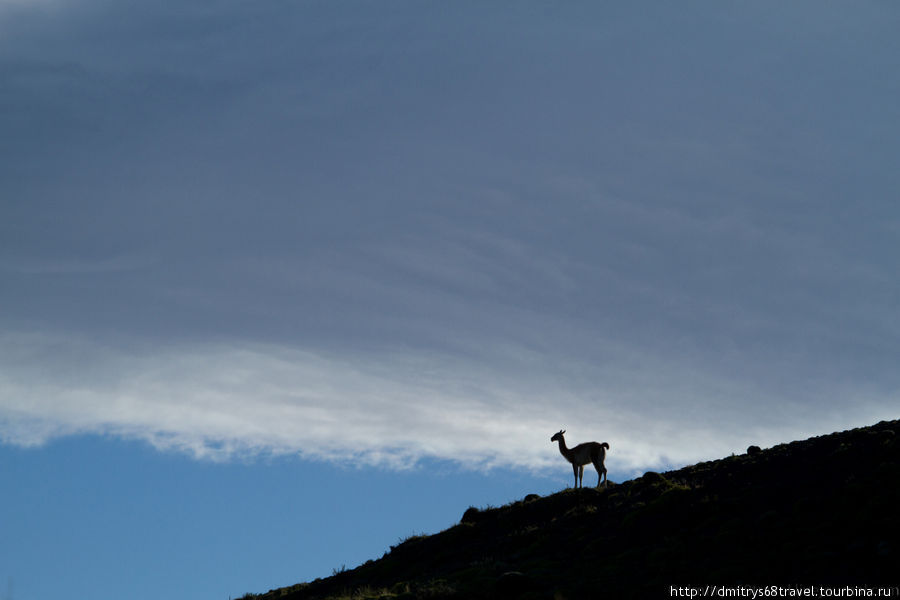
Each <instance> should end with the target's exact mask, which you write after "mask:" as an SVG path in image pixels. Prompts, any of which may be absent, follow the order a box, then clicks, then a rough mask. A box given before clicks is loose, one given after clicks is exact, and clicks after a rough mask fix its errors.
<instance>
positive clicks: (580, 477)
mask: <svg viewBox="0 0 900 600" xmlns="http://www.w3.org/2000/svg"><path fill="white" fill-rule="evenodd" d="M578 487H584V465H578Z"/></svg>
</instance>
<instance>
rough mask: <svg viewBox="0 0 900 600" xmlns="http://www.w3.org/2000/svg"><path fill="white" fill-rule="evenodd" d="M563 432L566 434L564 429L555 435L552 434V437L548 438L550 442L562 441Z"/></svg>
mask: <svg viewBox="0 0 900 600" xmlns="http://www.w3.org/2000/svg"><path fill="white" fill-rule="evenodd" d="M565 432H566V430H565V429H560V430H559V431H558V432H557V433H554V434H553V437H552V438H550V441H551V442H558V441H559V440H561V439H563V434H564V433H565Z"/></svg>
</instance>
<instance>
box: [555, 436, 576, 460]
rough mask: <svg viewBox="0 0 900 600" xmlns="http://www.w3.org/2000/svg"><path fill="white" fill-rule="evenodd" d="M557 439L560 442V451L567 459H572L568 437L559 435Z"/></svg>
mask: <svg viewBox="0 0 900 600" xmlns="http://www.w3.org/2000/svg"><path fill="white" fill-rule="evenodd" d="M556 441H557V442H559V453H560V454H562V455H563V456H564V457H565V458H566V460H568V461H571V460H572V457H571V452H569V449H568V448H567V447H566V438H564V437H563V436H559V439H558V440H556Z"/></svg>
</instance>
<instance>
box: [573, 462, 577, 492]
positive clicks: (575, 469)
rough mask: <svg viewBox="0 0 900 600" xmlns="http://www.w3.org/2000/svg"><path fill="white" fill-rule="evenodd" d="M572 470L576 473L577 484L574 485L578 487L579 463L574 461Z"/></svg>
mask: <svg viewBox="0 0 900 600" xmlns="http://www.w3.org/2000/svg"><path fill="white" fill-rule="evenodd" d="M572 472H573V473H574V474H575V486H574V487H576V488H577V487H578V465H576V464H575V463H572Z"/></svg>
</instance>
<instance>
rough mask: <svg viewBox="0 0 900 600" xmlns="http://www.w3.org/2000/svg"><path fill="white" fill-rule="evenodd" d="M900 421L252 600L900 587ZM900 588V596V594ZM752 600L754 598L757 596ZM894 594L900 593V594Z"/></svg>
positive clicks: (637, 482)
mask: <svg viewBox="0 0 900 600" xmlns="http://www.w3.org/2000/svg"><path fill="white" fill-rule="evenodd" d="M898 432H900V421H890V422H885V421H883V422H881V423H878V424H877V425H873V426H871V427H865V428H859V429H853V430H850V431H844V432H840V433H833V434H830V435H823V436H819V437H815V438H811V439H808V440H804V441H798V442H792V443H789V444H780V445H778V446H775V447H773V448H769V449H759V448H755V447H751V449H750V453H748V454H742V455H737V456H731V457H727V458H723V459H720V460H715V461H711V462H704V463H699V464H696V465H693V466H690V467H685V468H683V469H679V470H677V471H669V472H666V473H654V472H649V473H646V474H645V475H643V476H642V477H640V478H637V479H634V480H632V481H627V482H624V483H622V484H619V485H615V484H613V483H612V482H610V484H609V487H608V488H607V489H599V490H598V489H578V490H574V489H570V490H566V491H562V492H559V493H556V494H553V495H550V496H546V497H539V496H537V495H534V494H532V495H529V496H526V497H525V498H524V499H523V500H520V501H517V502H513V503H511V504H509V505H506V506H503V507H500V508H489V509H477V508H469V509H468V510H466V511H465V513H464V515H463V518H462V521H461V522H460V523H459V524H458V525H455V526H453V527H451V528H449V529H447V530H445V531H442V532H440V533H437V534H435V535H430V536H416V537H412V538H410V539H407V540H405V541H403V542H402V543H400V544H398V545H397V546H394V547H392V548H391V550H390V551H389V552H387V553H385V555H384V556H383V557H382V558H380V559H378V560H372V561H368V562H366V563H365V564H363V565H361V566H359V567H357V568H355V569H352V570H347V571H342V572H339V573H335V574H334V575H333V576H332V577H328V578H324V579H317V580H315V581H312V582H309V583H302V584H298V585H295V586H292V587H289V588H282V589H278V590H272V591H270V592H268V593H266V594H260V595H252V594H251V595H249V596H247V597H246V598H259V599H265V600H270V599H272V600H274V599H275V598H279V599H285V600H300V599H325V598H354V599H356V598H359V599H362V598H384V599H388V598H398V599H399V598H404V599H411V598H447V599H449V598H509V599H513V598H519V599H523V600H524V599H548V600H550V599H555V600H561V599H568V600H574V599H579V598H661V597H665V598H668V597H670V592H671V591H672V589H671V587H672V586H675V587H678V586H688V585H693V586H706V585H714V584H716V585H720V586H721V585H729V586H737V585H744V586H773V585H783V586H788V585H789V586H831V587H838V586H872V587H875V586H878V587H885V588H887V587H894V586H897V585H900V568H898V565H900V460H898V458H900V439H898V435H897V433H898ZM892 591H893V592H895V593H896V592H897V590H896V589H895V590H892ZM748 597H749V596H748ZM895 597H897V596H895Z"/></svg>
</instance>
